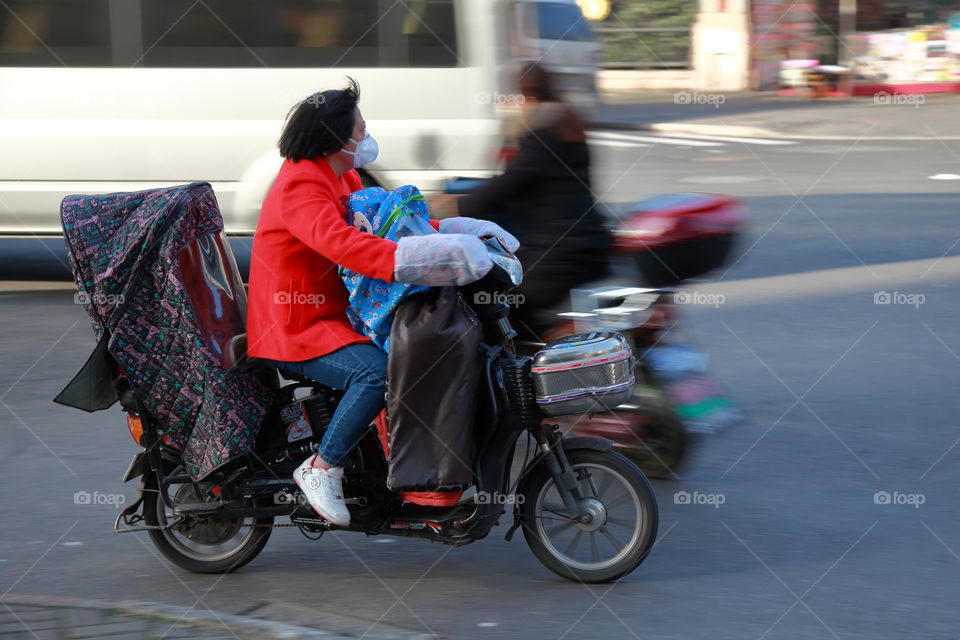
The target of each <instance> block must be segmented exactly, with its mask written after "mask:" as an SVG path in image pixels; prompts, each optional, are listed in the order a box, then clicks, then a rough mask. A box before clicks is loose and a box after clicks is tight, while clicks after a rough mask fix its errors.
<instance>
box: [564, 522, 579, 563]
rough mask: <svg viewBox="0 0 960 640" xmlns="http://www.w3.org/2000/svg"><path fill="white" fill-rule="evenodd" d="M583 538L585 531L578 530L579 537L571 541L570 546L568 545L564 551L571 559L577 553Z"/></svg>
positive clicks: (574, 537)
mask: <svg viewBox="0 0 960 640" xmlns="http://www.w3.org/2000/svg"><path fill="white" fill-rule="evenodd" d="M581 536H583V529H577V535H575V536H573V539H572V540H570V544H568V545H567V548H566V549H564V550H563V554H564V555H565V556H568V557H570V558H572V557H573V554H574V553H576V551H577V545H578V544H580V538H581Z"/></svg>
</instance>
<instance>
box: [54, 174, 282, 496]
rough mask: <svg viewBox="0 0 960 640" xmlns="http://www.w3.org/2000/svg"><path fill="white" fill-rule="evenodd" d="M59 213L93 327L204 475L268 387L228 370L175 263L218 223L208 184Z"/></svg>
mask: <svg viewBox="0 0 960 640" xmlns="http://www.w3.org/2000/svg"><path fill="white" fill-rule="evenodd" d="M61 221H62V224H63V231H64V239H65V241H66V244H67V254H68V255H69V257H70V263H71V267H72V270H73V274H74V277H75V279H76V283H77V289H78V290H79V291H80V292H81V293H82V294H83V295H84V296H85V298H86V300H87V302H88V304H86V305H85V308H86V310H87V312H88V313H89V315H90V318H91V320H92V323H93V330H94V332H95V333H96V334H97V337H98V339H99V338H101V337H103V336H104V335H105V333H106V335H107V338H108V340H109V342H108V345H107V351H108V352H109V356H110V357H112V358H113V360H114V361H115V362H116V364H117V365H119V366H120V367H121V368H122V370H123V372H124V374H125V376H126V377H127V380H128V381H129V383H130V385H131V387H132V388H133V390H134V391H135V393H136V395H137V397H138V398H139V400H140V401H141V403H143V404H144V405H145V408H146V410H147V411H148V412H149V414H150V415H151V416H152V417H153V418H154V420H155V421H157V423H158V424H159V426H160V432H161V435H162V437H163V439H164V441H165V442H166V443H167V444H169V445H170V446H173V447H175V448H177V449H179V450H180V451H181V454H182V458H183V463H184V465H185V466H186V468H187V470H188V471H189V472H190V473H191V474H192V475H193V477H195V478H197V479H203V478H204V477H206V476H207V475H208V474H209V473H210V472H211V471H213V470H215V469H217V468H219V467H221V466H223V465H224V464H226V463H227V462H229V461H230V460H232V459H234V458H236V457H237V456H240V455H242V454H244V453H246V452H247V451H248V450H249V448H250V447H251V446H252V444H253V440H254V438H255V436H256V434H257V431H258V429H259V427H260V422H261V420H262V418H263V416H264V415H265V414H266V412H267V409H268V407H269V406H270V402H271V400H272V394H273V392H272V391H271V389H270V388H268V387H267V386H265V385H264V384H262V383H261V382H260V380H259V379H258V378H257V377H256V376H255V375H253V374H235V373H229V372H228V371H227V369H226V367H225V365H224V363H223V361H222V359H221V357H220V355H219V354H218V353H217V348H216V347H215V345H214V344H213V343H212V341H211V339H210V338H209V336H207V335H205V333H204V331H203V328H202V321H203V319H202V318H199V317H198V315H197V310H195V309H194V308H193V305H192V304H191V298H190V295H189V291H188V289H187V287H186V286H185V284H184V283H185V279H186V275H189V274H184V273H183V272H182V270H181V266H180V256H181V251H182V250H183V249H184V247H187V246H188V245H190V244H191V243H192V242H194V241H195V240H197V239H198V238H201V237H202V236H207V235H209V234H218V233H220V232H221V231H222V230H223V220H222V218H221V217H220V211H219V209H218V207H217V201H216V197H215V196H214V193H213V189H212V188H211V187H210V185H209V184H206V183H194V184H190V185H182V186H177V187H171V188H166V189H153V190H149V191H139V192H134V193H113V194H107V195H95V196H87V195H76V196H68V197H66V198H65V199H64V200H63V203H62V204H61ZM194 275H195V274H194ZM241 293H242V290H241ZM238 321H239V322H240V323H242V321H243V319H242V318H238ZM241 326H242V324H241ZM118 428H122V427H121V426H120V425H118Z"/></svg>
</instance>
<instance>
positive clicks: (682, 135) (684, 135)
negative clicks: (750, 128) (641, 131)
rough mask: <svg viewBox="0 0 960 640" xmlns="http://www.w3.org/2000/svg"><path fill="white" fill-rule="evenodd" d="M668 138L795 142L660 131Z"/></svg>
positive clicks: (763, 142) (775, 142)
mask: <svg viewBox="0 0 960 640" xmlns="http://www.w3.org/2000/svg"><path fill="white" fill-rule="evenodd" d="M658 135H661V136H666V137H670V138H693V139H694V140H716V141H717V142H742V143H744V144H766V145H778V144H797V143H796V142H794V141H792V140H771V139H770V138H738V137H736V136H706V135H701V134H699V133H660V134H658Z"/></svg>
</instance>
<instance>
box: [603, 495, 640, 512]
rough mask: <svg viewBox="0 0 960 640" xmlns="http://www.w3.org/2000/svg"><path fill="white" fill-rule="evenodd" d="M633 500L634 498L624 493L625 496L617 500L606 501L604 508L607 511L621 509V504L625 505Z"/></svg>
mask: <svg viewBox="0 0 960 640" xmlns="http://www.w3.org/2000/svg"><path fill="white" fill-rule="evenodd" d="M632 499H633V496H631V495H630V494H629V493H627V492H626V491H624V492H623V495H621V496H620V497H619V498H617V499H615V500H609V501H604V503H603V506H604V507H605V508H606V510H607V511H610V509H614V508H616V507H619V506H620V505H621V504H624V503H625V502H628V501H629V500H632Z"/></svg>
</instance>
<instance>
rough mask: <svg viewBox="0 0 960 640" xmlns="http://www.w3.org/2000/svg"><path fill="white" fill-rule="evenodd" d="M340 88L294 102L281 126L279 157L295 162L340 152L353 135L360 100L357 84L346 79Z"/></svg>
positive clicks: (278, 144) (319, 92) (350, 79)
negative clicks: (344, 85)
mask: <svg viewBox="0 0 960 640" xmlns="http://www.w3.org/2000/svg"><path fill="white" fill-rule="evenodd" d="M347 80H348V84H347V86H346V87H344V88H343V89H328V90H327V91H318V92H317V93H314V94H313V95H311V96H308V97H306V98H304V99H303V100H302V101H301V102H299V103H297V104H296V105H295V106H294V107H293V108H292V109H291V110H290V112H289V113H287V120H286V122H285V123H284V125H283V133H281V134H280V140H279V142H278V143H277V146H278V147H279V148H280V155H281V156H283V157H284V158H287V159H288V160H293V161H294V162H296V161H298V160H304V159H306V158H315V157H317V156H325V155H327V154H328V153H333V152H334V151H339V150H340V149H342V148H343V147H344V146H346V144H347V142H348V141H349V140H350V138H351V136H352V135H353V127H354V125H355V113H354V112H355V111H356V108H357V103H358V102H359V101H360V87H359V85H357V81H356V80H354V79H353V78H350V77H347Z"/></svg>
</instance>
